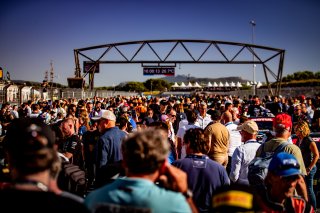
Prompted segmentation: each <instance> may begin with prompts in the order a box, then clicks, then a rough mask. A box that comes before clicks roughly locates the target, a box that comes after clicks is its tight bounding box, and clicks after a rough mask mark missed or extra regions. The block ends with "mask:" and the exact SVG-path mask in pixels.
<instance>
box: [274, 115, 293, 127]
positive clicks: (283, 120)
mask: <svg viewBox="0 0 320 213" xmlns="http://www.w3.org/2000/svg"><path fill="white" fill-rule="evenodd" d="M273 127H274V128H276V129H277V128H286V129H287V128H290V129H291V128H292V120H291V116H290V115H288V114H286V113H281V114H278V115H276V117H275V118H274V120H273Z"/></svg>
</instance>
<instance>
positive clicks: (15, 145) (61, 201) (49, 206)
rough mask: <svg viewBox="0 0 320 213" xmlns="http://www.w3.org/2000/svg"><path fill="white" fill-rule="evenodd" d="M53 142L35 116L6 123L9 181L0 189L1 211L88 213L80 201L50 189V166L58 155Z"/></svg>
mask: <svg viewBox="0 0 320 213" xmlns="http://www.w3.org/2000/svg"><path fill="white" fill-rule="evenodd" d="M17 133H18V134H17ZM54 143H55V136H54V133H53V132H52V131H51V129H50V128H49V127H48V126H47V125H46V124H44V123H43V122H41V121H39V120H38V119H35V118H33V119H30V118H27V119H19V120H18V119H17V120H15V121H13V123H12V124H11V125H10V126H9V129H8V132H7V135H6V138H5V149H6V151H7V153H8V159H9V165H10V171H11V177H12V184H11V185H10V187H8V188H5V189H1V190H0V200H1V212H4V213H6V212H21V209H22V208H23V210H24V211H26V212H52V213H53V212H55V213H56V212H77V213H81V212H88V210H87V209H86V208H85V206H83V205H82V204H81V203H79V202H76V201H74V200H72V199H70V198H67V197H63V196H61V195H57V194H55V193H53V192H50V185H49V180H50V178H49V176H50V169H51V168H52V165H53V163H54V162H55V160H56V158H57V157H58V155H57V153H56V151H55V149H54Z"/></svg>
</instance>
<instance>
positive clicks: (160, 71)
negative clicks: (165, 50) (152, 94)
mask: <svg viewBox="0 0 320 213" xmlns="http://www.w3.org/2000/svg"><path fill="white" fill-rule="evenodd" d="M174 74H175V68H174V67H144V68H143V75H166V76H174Z"/></svg>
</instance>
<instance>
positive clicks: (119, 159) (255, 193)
mask: <svg viewBox="0 0 320 213" xmlns="http://www.w3.org/2000/svg"><path fill="white" fill-rule="evenodd" d="M253 117H273V129H272V130H270V134H269V135H268V139H266V141H260V140H257V136H258V134H259V127H258V125H257V123H256V122H255V121H253V120H251V118H253ZM0 122H1V130H2V132H1V140H2V141H1V142H0V144H1V148H2V149H1V153H0V158H1V161H0V164H1V165H0V166H1V170H2V172H1V175H0V181H1V184H0V188H1V189H0V199H1V200H4V203H6V204H5V205H6V206H9V205H14V204H13V201H10V199H14V198H15V199H14V200H15V201H17V198H18V199H19V197H21V199H23V198H22V197H24V199H23V201H21V202H23V205H24V206H26V207H28V208H29V209H30V210H33V211H40V210H41V208H44V206H45V205H47V207H46V208H50V209H49V210H48V211H49V212H50V211H52V212H53V211H59V210H60V211H63V208H65V209H64V210H69V209H70V210H72V211H75V212H76V211H78V212H87V211H90V212H120V211H121V212H122V211H124V212H129V211H131V212H133V211H134V212H221V211H227V212H228V211H230V212H236V211H241V212H243V211H254V212H313V211H315V210H316V208H317V200H316V194H315V193H316V192H315V191H313V181H314V177H315V174H316V172H317V165H316V164H317V161H318V158H319V152H318V149H317V145H316V143H315V141H313V140H312V138H311V137H309V135H310V132H318V131H320V96H315V97H305V96H303V95H301V96H298V97H292V98H286V97H281V96H273V97H270V96H266V97H263V98H260V97H258V96H249V97H243V98H240V97H235V96H228V95H197V96H192V97H184V96H179V97H175V96H170V97H151V96H148V97H141V96H132V97H121V96H116V97H108V98H101V97H100V98H99V97H95V98H92V99H85V100H84V99H80V100H76V99H73V98H70V99H66V100H65V99H64V100H55V101H46V100H38V101H28V102H26V103H23V104H21V106H17V105H10V103H3V104H2V107H1V111H0ZM293 133H295V135H297V138H298V139H297V141H296V143H295V144H293V143H292V140H290V138H291V135H292V134H293ZM281 144H282V145H283V147H284V148H283V150H282V151H281V152H275V150H276V149H277V147H279V146H282V145H281ZM273 152H274V154H273V157H272V160H271V162H270V165H269V167H268V173H267V175H266V177H265V179H264V182H263V183H262V184H261V185H259V186H257V185H256V184H254V183H252V182H250V178H248V173H249V169H248V168H249V165H250V163H251V162H252V160H253V159H254V158H257V157H259V156H264V154H265V153H273ZM65 162H68V163H70V164H73V165H77V166H78V167H79V168H80V169H82V170H83V171H85V173H86V190H85V192H84V194H83V195H75V194H73V193H70V192H68V191H67V190H66V189H64V188H62V187H61V185H60V182H59V181H58V179H59V178H58V176H59V174H60V171H61V170H62V169H63V168H62V165H63V164H64V163H65ZM7 195H10V196H7ZM33 196H34V197H36V198H37V202H41V205H38V206H37V207H35V206H34V205H33V204H34V203H35V202H36V201H35V200H34V199H33V198H32V197H33ZM250 197H251V198H250ZM253 197H254V199H253ZM26 198H27V199H26ZM39 199H40V200H39ZM48 199H52V200H53V201H52V202H51V203H50V201H48ZM239 200H241V201H243V202H239ZM42 201H43V202H42ZM19 202H20V201H19ZM28 202H30V204H28ZM31 203H32V205H31ZM74 203H77V204H74ZM53 205H55V207H52V206H53ZM51 207H52V208H51ZM12 208H16V207H11V208H9V209H10V211H14V210H12ZM42 210H43V209H42Z"/></svg>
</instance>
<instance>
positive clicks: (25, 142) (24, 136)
mask: <svg viewBox="0 0 320 213" xmlns="http://www.w3.org/2000/svg"><path fill="white" fill-rule="evenodd" d="M17 133H18V134H17ZM39 137H42V138H45V139H46V142H44V141H43V142H42V143H38V144H36V143H34V142H33V141H35V139H37V138H39ZM55 140H56V137H55V133H54V132H53V131H52V129H51V128H50V127H49V126H48V125H47V124H45V123H44V122H42V121H41V120H40V119H38V118H23V119H16V120H14V121H13V122H12V123H11V124H10V125H9V127H8V131H7V134H6V136H5V138H4V142H5V145H6V146H7V148H8V149H12V150H14V151H15V152H24V151H26V152H28V151H32V150H33V151H36V150H39V149H42V148H53V145H54V144H55Z"/></svg>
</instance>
